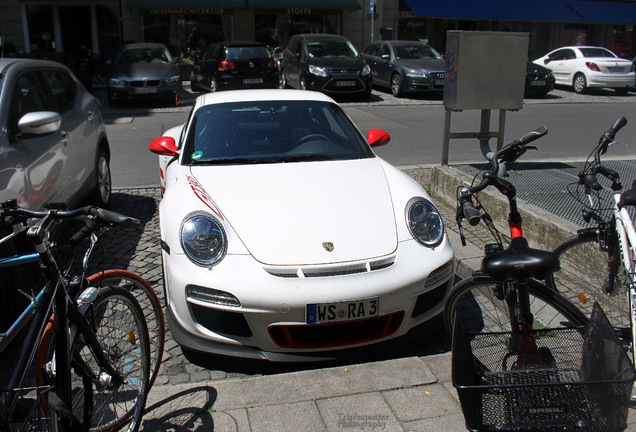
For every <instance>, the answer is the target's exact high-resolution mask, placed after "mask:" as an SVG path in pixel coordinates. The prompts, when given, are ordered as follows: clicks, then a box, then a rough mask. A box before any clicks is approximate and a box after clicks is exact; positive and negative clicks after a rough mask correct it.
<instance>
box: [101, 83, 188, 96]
mask: <svg viewBox="0 0 636 432" xmlns="http://www.w3.org/2000/svg"><path fill="white" fill-rule="evenodd" d="M181 88H182V85H181V81H178V82H174V83H169V84H166V83H163V82H161V80H148V81H129V82H126V84H124V85H110V84H109V86H108V95H109V97H110V98H111V99H125V98H133V97H139V98H144V97H171V96H175V95H176V94H177V93H178V92H179V91H181Z"/></svg>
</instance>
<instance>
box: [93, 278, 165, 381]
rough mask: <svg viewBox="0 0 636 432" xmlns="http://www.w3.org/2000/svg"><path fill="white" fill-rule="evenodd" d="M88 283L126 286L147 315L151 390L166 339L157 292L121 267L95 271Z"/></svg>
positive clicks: (96, 285)
mask: <svg viewBox="0 0 636 432" xmlns="http://www.w3.org/2000/svg"><path fill="white" fill-rule="evenodd" d="M88 283H89V285H90V286H94V287H98V288H100V287H107V286H117V287H120V288H124V289H125V290H127V291H129V292H131V293H132V294H133V295H134V296H135V298H136V299H137V302H139V305H140V306H141V309H142V310H143V312H144V316H145V317H146V325H147V326H148V334H149V336H150V383H149V385H148V391H150V389H151V388H152V386H153V384H154V382H155V379H156V378H157V374H158V373H159V368H160V366H161V361H162V359H163V348H164V345H165V340H166V325H165V319H164V315H163V309H162V307H161V302H160V300H159V297H158V296H157V293H156V292H155V290H153V289H152V287H151V286H150V284H149V283H148V282H147V281H146V280H145V279H144V278H142V277H141V276H139V275H138V274H136V273H133V272H130V271H127V270H121V269H113V270H106V271H104V272H99V273H95V274H94V275H91V276H89V277H88Z"/></svg>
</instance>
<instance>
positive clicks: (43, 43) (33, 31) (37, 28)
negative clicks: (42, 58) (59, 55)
mask: <svg viewBox="0 0 636 432" xmlns="http://www.w3.org/2000/svg"><path fill="white" fill-rule="evenodd" d="M26 11H27V21H28V23H29V42H30V44H31V46H30V47H29V48H30V50H31V52H39V51H55V40H54V36H53V35H54V32H53V7H52V6H49V5H27V7H26Z"/></svg>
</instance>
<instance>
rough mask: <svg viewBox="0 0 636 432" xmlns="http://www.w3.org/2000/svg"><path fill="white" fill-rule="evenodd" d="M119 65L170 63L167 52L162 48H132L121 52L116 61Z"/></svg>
mask: <svg viewBox="0 0 636 432" xmlns="http://www.w3.org/2000/svg"><path fill="white" fill-rule="evenodd" d="M116 62H117V63H120V64H132V63H170V62H171V58H170V54H169V53H168V51H166V50H165V49H163V48H133V49H127V50H125V51H122V52H121V53H120V54H119V57H118V58H117V60H116Z"/></svg>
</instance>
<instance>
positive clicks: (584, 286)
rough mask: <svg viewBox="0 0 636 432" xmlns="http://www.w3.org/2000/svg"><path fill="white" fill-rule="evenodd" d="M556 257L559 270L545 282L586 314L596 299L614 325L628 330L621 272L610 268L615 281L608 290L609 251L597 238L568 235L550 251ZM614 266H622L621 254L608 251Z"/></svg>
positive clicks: (628, 322) (622, 273) (626, 300)
mask: <svg viewBox="0 0 636 432" xmlns="http://www.w3.org/2000/svg"><path fill="white" fill-rule="evenodd" d="M553 252H554V253H555V254H556V255H557V256H558V257H559V262H560V263H561V269H560V270H559V271H557V272H554V273H553V274H552V275H550V276H549V277H548V278H547V279H546V285H548V286H549V287H552V288H555V289H557V290H558V291H559V292H561V293H562V294H563V295H564V296H566V297H568V298H569V299H571V301H572V302H573V303H574V304H575V305H577V306H578V307H579V308H580V309H581V310H583V311H584V313H585V314H586V315H589V314H591V313H592V306H593V305H594V302H598V303H599V304H600V305H601V308H602V309H603V312H605V315H607V318H608V319H609V321H610V323H611V324H612V326H613V327H618V328H625V329H629V328H630V327H631V324H630V321H631V320H630V315H629V299H628V297H627V290H626V288H625V285H624V284H625V275H624V272H623V271H615V270H614V271H612V272H611V273H613V274H614V278H613V279H614V284H613V287H612V289H611V292H609V293H608V292H607V291H610V284H609V281H610V271H609V267H608V263H609V256H610V253H609V252H608V251H603V250H601V247H600V244H599V241H598V237H597V235H595V234H594V233H592V232H590V233H586V234H581V235H578V236H574V237H570V238H568V239H566V240H564V241H563V242H561V243H559V244H558V245H557V246H556V247H555V248H554V250H553ZM611 255H613V256H615V257H616V260H615V261H612V264H610V265H613V266H616V267H615V268H617V269H621V270H622V266H621V265H620V253H618V251H616V252H613V253H611Z"/></svg>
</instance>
